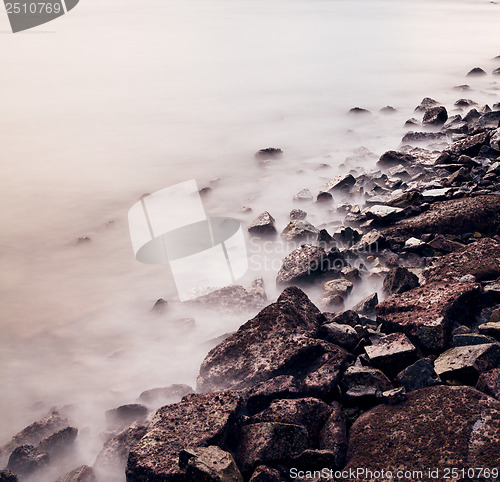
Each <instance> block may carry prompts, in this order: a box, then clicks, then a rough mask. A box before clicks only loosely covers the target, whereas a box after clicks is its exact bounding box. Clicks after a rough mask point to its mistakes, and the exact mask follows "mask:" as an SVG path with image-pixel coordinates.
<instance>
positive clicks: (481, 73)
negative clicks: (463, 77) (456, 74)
mask: <svg viewBox="0 0 500 482" xmlns="http://www.w3.org/2000/svg"><path fill="white" fill-rule="evenodd" d="M484 75H486V72H485V71H484V70H483V69H482V68H481V67H474V68H473V69H472V70H470V71H469V73H468V74H467V77H482V76H484Z"/></svg>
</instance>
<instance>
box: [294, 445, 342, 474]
mask: <svg viewBox="0 0 500 482" xmlns="http://www.w3.org/2000/svg"><path fill="white" fill-rule="evenodd" d="M334 464H335V454H334V453H333V452H331V451H330V450H318V449H307V450H304V451H303V452H302V453H301V454H300V455H298V456H297V457H294V459H293V460H291V461H290V465H292V466H293V467H294V468H295V469H298V470H304V471H306V470H314V471H319V470H322V469H323V468H325V467H332V466H333V465H334ZM290 475H291V476H292V480H293V472H292V471H291V470H290ZM299 480H300V479H299ZM302 480H303V479H302Z"/></svg>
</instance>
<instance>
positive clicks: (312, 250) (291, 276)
mask: <svg viewBox="0 0 500 482" xmlns="http://www.w3.org/2000/svg"><path fill="white" fill-rule="evenodd" d="M337 265H338V267H339V268H340V266H341V265H343V261H342V257H341V255H340V254H338V252H335V251H330V252H329V253H327V252H326V251H325V250H324V249H323V248H321V247H318V246H313V245H312V244H303V245H302V246H300V247H299V248H297V249H294V250H293V251H292V252H291V253H290V254H289V255H288V256H286V257H285V259H284V260H283V265H282V266H281V269H280V270H279V272H278V275H277V277H276V284H277V285H282V286H283V285H287V284H292V283H304V282H312V281H314V280H315V279H316V278H317V277H318V276H319V275H321V274H322V273H324V272H326V271H329V270H331V269H334V268H335V267H336V266H337Z"/></svg>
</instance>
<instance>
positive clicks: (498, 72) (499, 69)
mask: <svg viewBox="0 0 500 482" xmlns="http://www.w3.org/2000/svg"><path fill="white" fill-rule="evenodd" d="M492 73H493V75H500V67H499V68H498V69H495V70H494V71H493V72H492Z"/></svg>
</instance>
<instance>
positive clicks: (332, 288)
mask: <svg viewBox="0 0 500 482" xmlns="http://www.w3.org/2000/svg"><path fill="white" fill-rule="evenodd" d="M352 287H353V284H352V283H351V282H350V281H349V280H347V279H335V280H332V281H327V282H326V283H325V284H324V285H323V292H324V293H325V294H326V295H340V296H342V297H344V298H345V297H347V296H348V295H349V293H350V292H351V291H352Z"/></svg>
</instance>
